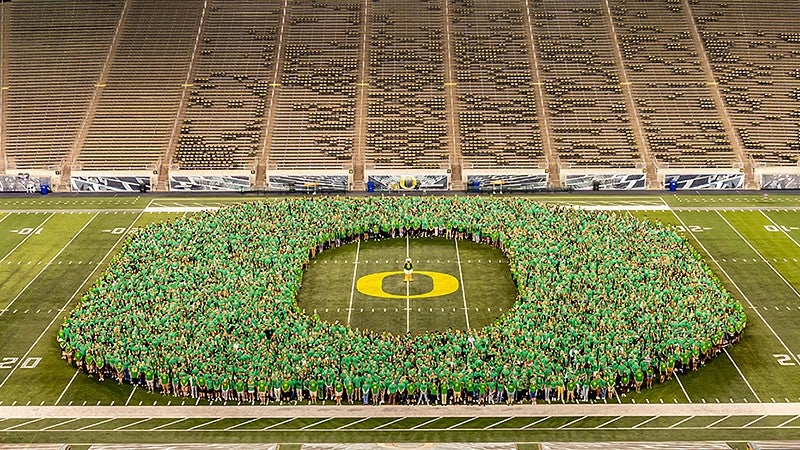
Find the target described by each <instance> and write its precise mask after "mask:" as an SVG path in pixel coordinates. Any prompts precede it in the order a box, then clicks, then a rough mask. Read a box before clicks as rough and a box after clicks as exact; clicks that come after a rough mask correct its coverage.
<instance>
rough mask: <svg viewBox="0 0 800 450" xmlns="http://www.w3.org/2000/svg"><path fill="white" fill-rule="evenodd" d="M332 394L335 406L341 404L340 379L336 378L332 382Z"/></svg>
mask: <svg viewBox="0 0 800 450" xmlns="http://www.w3.org/2000/svg"><path fill="white" fill-rule="evenodd" d="M333 393H334V394H333V395H334V398H335V399H336V406H342V395H343V394H344V384H343V383H342V381H341V380H339V379H337V380H336V381H335V382H334V383H333Z"/></svg>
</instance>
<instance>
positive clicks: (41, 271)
mask: <svg viewBox="0 0 800 450" xmlns="http://www.w3.org/2000/svg"><path fill="white" fill-rule="evenodd" d="M98 215H99V213H98V214H95V215H94V216H92V218H91V219H89V221H88V222H86V223H85V224H84V225H83V226H82V227H81V229H80V230H78V232H77V233H75V235H73V236H72V238H70V240H69V241H67V243H66V244H64V246H63V247H61V250H59V251H58V253H56V255H55V256H53V258H51V259H50V261H48V262H47V264H45V265H44V267H42V268H41V269H40V270H39V272H37V273H36V275H34V277H33V278H31V280H30V281H29V282H28V284H26V285H25V287H23V288H22V290H21V291H19V293H18V294H17V295H16V296H14V298H13V299H12V300H11V302H9V303H8V305H6V306H5V308H3V309H0V316H2V315H3V313H4V312H6V311H8V310H9V309H10V308H11V305H13V304H14V303H16V301H17V300H19V298H20V297H22V294H24V293H25V291H27V290H28V288H29V287H31V285H33V283H34V282H35V281H36V280H38V279H39V276H40V275H41V274H43V273H44V271H45V270H47V268H48V267H50V266H51V265H52V264H53V261H55V260H56V259H57V258H58V257H59V256H61V254H62V253H64V250H66V249H67V247H69V246H70V244H72V242H73V241H75V239H77V237H78V236H80V234H81V233H83V230H85V229H86V227H88V226H89V224H90V223H92V222H93V221H94V219H96V218H97V216H98ZM31 234H33V233H31Z"/></svg>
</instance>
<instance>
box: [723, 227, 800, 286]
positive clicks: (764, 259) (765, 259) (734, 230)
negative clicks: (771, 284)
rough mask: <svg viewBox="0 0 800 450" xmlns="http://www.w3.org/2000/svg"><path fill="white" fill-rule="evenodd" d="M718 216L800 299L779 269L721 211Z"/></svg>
mask: <svg viewBox="0 0 800 450" xmlns="http://www.w3.org/2000/svg"><path fill="white" fill-rule="evenodd" d="M717 215H718V216H719V217H720V218H721V219H722V220H723V221H725V223H726V224H728V226H729V227H731V230H733V232H734V233H736V235H737V236H739V238H740V239H741V240H742V241H744V243H745V244H747V246H748V247H750V249H751V250H753V251H754V252H755V254H756V255H758V257H759V258H761V260H762V261H764V262H765V263H767V265H768V266H769V268H770V269H772V271H773V272H775V275H777V276H779V277H780V279H781V280H783V282H784V283H786V286H789V289H791V290H792V292H794V295H796V296H797V298H800V292H797V289H795V287H794V286H793V285H792V283H789V280H787V279H786V278H784V276H783V275H782V274H781V273H780V272H778V269H776V268H775V267H774V266H773V265H772V264H771V263H770V262H769V260H767V258H765V257H764V255H762V254H761V252H759V251H758V250H756V248H755V247H753V244H751V243H750V241H748V240H747V238H745V237H744V236H742V234H741V233H739V230H737V229H736V227H734V226H733V225H732V224H731V223H730V222H728V219H726V218H725V216H723V215H722V214H721V213H720V212H719V211H717Z"/></svg>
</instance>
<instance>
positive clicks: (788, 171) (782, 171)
mask: <svg viewBox="0 0 800 450" xmlns="http://www.w3.org/2000/svg"><path fill="white" fill-rule="evenodd" d="M755 174H756V177H755V178H756V182H757V183H758V186H759V188H761V189H768V190H773V189H775V190H778V189H800V166H793V167H757V168H756V169H755Z"/></svg>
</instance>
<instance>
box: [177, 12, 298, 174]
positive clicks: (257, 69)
mask: <svg viewBox="0 0 800 450" xmlns="http://www.w3.org/2000/svg"><path fill="white" fill-rule="evenodd" d="M282 9H283V1H282V0H269V1H264V0H238V1H235V2H234V1H229V0H215V1H213V2H212V3H211V7H210V8H209V10H208V12H207V17H206V23H205V26H204V32H203V37H202V42H201V51H200V54H199V56H198V60H197V61H196V64H197V67H196V70H195V75H194V79H193V83H192V84H193V86H192V88H191V95H190V97H189V102H188V106H187V110H186V114H185V115H184V119H183V123H182V126H181V129H180V138H179V141H178V146H177V149H176V150H175V157H174V162H175V163H177V166H178V167H180V168H181V169H250V168H251V167H252V165H253V161H254V159H255V157H256V156H257V154H258V152H260V149H261V146H262V143H263V139H264V136H263V128H264V115H265V110H266V107H267V100H266V99H267V94H268V92H269V89H270V86H269V85H270V83H272V80H273V74H274V67H275V62H274V59H275V47H276V43H277V35H278V26H279V22H280V19H281V12H282Z"/></svg>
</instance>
